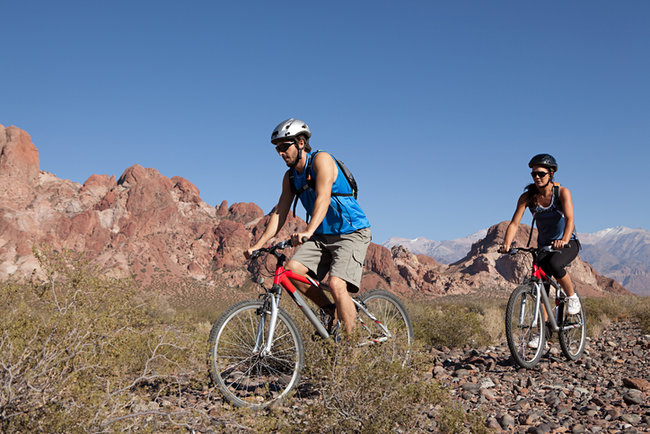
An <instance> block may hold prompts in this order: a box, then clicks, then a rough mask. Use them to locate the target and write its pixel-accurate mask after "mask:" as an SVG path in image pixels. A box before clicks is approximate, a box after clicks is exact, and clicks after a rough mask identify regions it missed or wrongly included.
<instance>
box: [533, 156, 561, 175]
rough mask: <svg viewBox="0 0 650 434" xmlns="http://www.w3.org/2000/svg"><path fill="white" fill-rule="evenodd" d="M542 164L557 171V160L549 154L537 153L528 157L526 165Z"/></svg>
mask: <svg viewBox="0 0 650 434" xmlns="http://www.w3.org/2000/svg"><path fill="white" fill-rule="evenodd" d="M533 166H542V167H546V168H548V169H551V170H552V171H553V172H557V161H555V158H553V156H552V155H550V154H537V155H535V156H534V157H533V158H531V159H530V162H529V163H528V167H533Z"/></svg>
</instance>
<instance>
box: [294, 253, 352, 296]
mask: <svg viewBox="0 0 650 434" xmlns="http://www.w3.org/2000/svg"><path fill="white" fill-rule="evenodd" d="M286 269H287V270H291V271H293V272H294V273H296V274H300V275H303V276H306V275H307V273H308V272H309V269H308V268H307V267H305V266H304V265H303V264H301V263H300V262H298V261H294V260H291V261H289V263H288V264H287V266H286ZM291 282H292V283H293V284H294V285H295V287H296V288H298V290H299V291H300V292H302V293H303V294H305V296H307V298H309V299H310V300H311V301H313V302H314V303H316V306H319V307H323V306H327V305H328V304H330V303H331V300H330V299H329V298H327V296H326V295H325V294H324V293H323V290H322V289H320V288H316V287H315V286H313V285H307V284H306V283H302V282H297V281H295V280H292V281H291ZM344 283H345V282H344ZM350 302H352V301H351V300H350Z"/></svg>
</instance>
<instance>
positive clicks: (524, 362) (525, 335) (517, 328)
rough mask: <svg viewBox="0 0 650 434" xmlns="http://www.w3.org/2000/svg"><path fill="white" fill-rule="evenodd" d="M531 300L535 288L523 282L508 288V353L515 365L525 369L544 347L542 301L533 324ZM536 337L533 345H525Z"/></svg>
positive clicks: (533, 315) (532, 365) (533, 312)
mask: <svg viewBox="0 0 650 434" xmlns="http://www.w3.org/2000/svg"><path fill="white" fill-rule="evenodd" d="M535 301H536V294H535V287H534V285H533V283H527V284H524V285H521V286H518V287H517V288H515V290H514V291H512V294H510V298H509V299H508V305H507V307H506V339H507V341H508V348H510V354H511V355H512V358H513V359H514V360H515V362H516V363H517V364H518V365H519V366H521V367H522V368H527V369H530V368H533V367H534V366H535V365H536V364H537V362H539V359H540V358H541V357H542V353H543V352H544V348H545V346H546V334H545V331H546V327H545V324H544V313H543V307H542V306H543V304H542V303H541V302H540V306H539V309H540V312H539V315H538V319H537V324H534V318H535ZM522 307H523V312H522ZM520 319H521V322H520ZM536 337H539V340H538V342H537V344H538V345H537V348H531V347H530V345H529V344H530V343H531V341H532V340H533V339H535V338H536Z"/></svg>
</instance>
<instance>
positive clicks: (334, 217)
mask: <svg viewBox="0 0 650 434" xmlns="http://www.w3.org/2000/svg"><path fill="white" fill-rule="evenodd" d="M314 155H316V154H315V153H314V154H311V153H307V164H306V169H305V170H303V171H302V173H298V172H297V171H296V170H295V169H291V170H292V171H293V182H294V187H295V191H301V190H302V188H303V186H304V185H306V184H307V173H308V172H309V174H310V176H311V179H315V178H316V175H315V173H314V168H313V165H312V158H313V156H314ZM337 168H338V175H337V176H336V180H335V181H334V184H332V198H331V199H330V206H329V208H328V209H327V214H326V215H325V218H324V219H323V222H322V223H321V224H320V226H318V228H317V229H316V232H315V233H316V234H322V235H334V234H349V233H352V232H354V231H357V230H359V229H363V228H368V227H370V222H369V221H368V218H367V217H366V215H365V214H364V212H363V210H361V207H360V206H359V203H358V202H357V200H356V199H355V198H354V196H352V195H351V194H352V188H350V184H349V183H348V180H347V179H346V178H345V175H343V173H342V171H341V168H340V167H338V165H337ZM334 193H341V194H350V196H335V195H334ZM300 202H301V203H302V205H303V206H304V207H305V210H307V214H308V215H309V216H310V217H311V215H312V213H313V211H314V203H315V202H316V191H315V190H314V189H313V188H307V189H306V190H305V191H304V192H303V193H302V194H301V195H300Z"/></svg>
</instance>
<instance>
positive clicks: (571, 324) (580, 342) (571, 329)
mask: <svg viewBox="0 0 650 434" xmlns="http://www.w3.org/2000/svg"><path fill="white" fill-rule="evenodd" d="M576 294H577V292H576ZM578 298H580V295H578ZM558 309H559V310H560V311H559V313H560V318H561V319H560V321H559V322H560V332H559V334H558V337H559V339H560V348H562V352H563V353H564V355H565V356H566V358H567V359H569V360H577V359H578V358H580V356H581V355H582V352H583V351H584V350H585V342H586V338H587V316H586V315H585V306H584V304H582V299H580V312H579V313H578V314H576V315H567V314H566V302H564V303H560V306H558Z"/></svg>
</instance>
